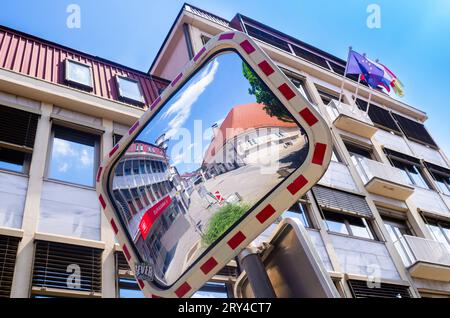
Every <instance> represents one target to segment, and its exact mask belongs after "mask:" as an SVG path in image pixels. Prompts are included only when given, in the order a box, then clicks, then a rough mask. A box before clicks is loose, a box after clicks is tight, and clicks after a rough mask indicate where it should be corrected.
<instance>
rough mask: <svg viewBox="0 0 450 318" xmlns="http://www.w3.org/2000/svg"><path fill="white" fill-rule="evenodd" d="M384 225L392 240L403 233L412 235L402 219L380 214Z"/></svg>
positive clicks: (399, 237)
mask: <svg viewBox="0 0 450 318" xmlns="http://www.w3.org/2000/svg"><path fill="white" fill-rule="evenodd" d="M382 219H383V223H384V226H385V227H386V230H387V231H388V233H389V236H390V238H391V240H392V242H396V241H398V240H400V239H401V238H402V237H403V235H412V232H411V230H410V229H409V226H408V224H407V223H406V221H404V220H400V219H394V218H390V217H386V216H382Z"/></svg>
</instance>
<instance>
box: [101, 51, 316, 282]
mask: <svg viewBox="0 0 450 318" xmlns="http://www.w3.org/2000/svg"><path fill="white" fill-rule="evenodd" d="M307 152H308V140H307V138H306V135H305V133H304V131H303V130H302V129H301V128H300V127H299V125H298V123H297V122H296V121H295V120H294V119H293V118H292V116H291V115H290V113H289V111H288V110H287V109H286V108H285V107H284V106H283V105H282V104H281V103H280V101H279V100H278V99H277V98H276V97H275V95H273V93H272V92H271V91H270V90H269V89H268V88H267V87H266V86H265V84H264V83H263V82H262V81H261V80H260V79H259V77H258V76H257V75H256V73H254V71H253V70H252V69H251V68H250V67H249V66H248V65H247V64H246V63H245V62H243V61H242V59H241V58H240V56H239V55H238V54H237V53H235V52H231V51H228V52H226V53H221V54H220V55H216V56H215V57H214V58H213V59H211V60H209V62H207V63H206V64H205V65H204V66H203V67H202V68H201V69H200V70H199V71H198V72H197V73H196V74H195V75H194V76H192V77H191V78H190V79H189V80H188V81H187V82H186V83H185V84H184V85H183V87H182V88H181V89H180V90H179V91H178V92H177V93H176V94H174V95H173V96H172V97H171V98H170V99H169V100H168V102H167V103H166V104H165V105H164V106H163V107H162V108H161V109H160V111H159V112H158V113H157V114H156V115H155V116H154V118H153V119H152V120H151V122H150V123H149V124H148V125H147V126H146V127H145V128H144V129H143V130H142V131H141V132H140V133H139V135H138V136H137V137H136V139H135V140H134V141H133V142H132V143H131V144H130V145H129V147H128V149H127V151H126V152H124V153H123V154H122V155H121V157H120V159H119V160H118V162H117V163H116V165H115V173H114V174H112V178H113V179H112V180H110V184H111V185H112V188H111V189H110V190H109V193H110V195H111V197H112V198H113V200H114V204H115V209H116V213H117V214H118V216H119V218H120V219H121V220H122V223H123V224H124V226H125V227H126V228H127V229H128V234H129V237H130V239H131V240H133V242H134V244H135V247H136V251H137V252H138V254H139V256H140V258H141V261H142V262H143V263H146V264H148V265H150V266H151V267H152V268H153V278H154V280H155V281H156V282H157V283H159V284H160V285H161V286H162V287H164V286H170V285H172V284H173V283H174V282H176V281H177V280H178V279H179V278H180V277H181V275H182V274H183V273H184V272H185V271H186V270H187V269H188V268H189V267H190V266H191V265H192V264H194V263H195V262H196V261H197V260H198V259H199V258H200V257H201V256H202V255H203V254H204V253H205V252H206V251H207V250H208V249H209V248H211V247H212V246H214V245H215V244H216V243H217V242H218V240H219V239H220V238H221V237H222V236H223V235H224V234H225V233H226V232H227V230H229V229H231V228H232V227H233V226H234V225H236V224H237V223H238V220H239V219H241V218H242V217H243V216H244V215H245V214H246V213H247V212H248V211H249V210H250V209H251V208H252V207H253V206H254V205H255V204H256V203H258V202H259V201H260V200H262V199H263V198H264V197H265V196H266V195H267V194H268V193H269V192H271V190H273V189H274V188H275V187H276V186H277V185H279V184H280V183H281V182H282V181H283V180H284V179H285V178H287V177H288V176H289V175H290V174H291V173H292V172H294V170H295V169H297V168H298V167H300V165H301V164H302V163H303V161H304V160H305V158H306V155H307Z"/></svg>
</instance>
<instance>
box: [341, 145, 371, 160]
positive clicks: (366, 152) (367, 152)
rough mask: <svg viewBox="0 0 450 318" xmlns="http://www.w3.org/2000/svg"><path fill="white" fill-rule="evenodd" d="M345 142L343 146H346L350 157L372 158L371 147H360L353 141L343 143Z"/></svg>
mask: <svg viewBox="0 0 450 318" xmlns="http://www.w3.org/2000/svg"><path fill="white" fill-rule="evenodd" d="M344 144H345V148H347V150H348V152H349V154H350V157H352V158H353V157H355V158H361V157H363V158H367V159H373V153H372V149H369V148H366V147H362V146H360V145H356V144H353V143H348V142H346V143H344Z"/></svg>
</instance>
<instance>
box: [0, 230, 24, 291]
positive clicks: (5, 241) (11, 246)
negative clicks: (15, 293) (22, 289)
mask: <svg viewBox="0 0 450 318" xmlns="http://www.w3.org/2000/svg"><path fill="white" fill-rule="evenodd" d="M19 241H20V239H19V238H17V237H12V236H6V235H0V273H1V275H0V298H9V297H10V295H11V286H12V280H13V274H14V267H15V265H16V255H17V247H18V246H19Z"/></svg>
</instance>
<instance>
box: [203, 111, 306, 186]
mask: <svg viewBox="0 0 450 318" xmlns="http://www.w3.org/2000/svg"><path fill="white" fill-rule="evenodd" d="M212 129H213V138H212V139H211V143H210V144H209V146H208V148H207V150H206V152H205V156H204V160H203V163H202V171H203V175H204V177H205V178H206V179H209V178H213V177H215V176H218V175H221V174H224V173H227V172H229V171H232V170H235V169H238V168H240V167H243V166H247V165H261V164H263V165H264V164H265V165H270V164H271V163H272V164H277V165H278V164H279V163H280V165H279V166H278V167H277V172H278V174H280V175H281V176H283V174H286V173H287V169H288V166H289V164H292V162H288V160H287V162H288V163H289V164H288V165H283V160H282V161H281V162H279V160H280V159H283V157H285V156H286V154H288V153H292V152H294V153H298V151H301V150H303V152H304V154H305V155H306V153H307V149H306V147H304V146H305V145H306V144H307V138H306V135H305V134H304V133H303V132H302V130H301V129H299V126H298V125H297V124H296V123H295V122H294V121H283V120H281V119H279V118H277V117H276V116H270V115H269V114H268V113H267V111H266V110H265V106H264V105H262V104H258V103H251V104H246V105H239V106H235V107H233V108H232V109H231V110H230V111H229V113H228V114H227V116H226V117H225V119H224V120H223V122H222V123H221V124H220V125H219V124H215V125H213V127H212ZM270 158H272V160H270ZM303 159H304V158H302V157H301V156H298V157H297V160H298V162H302V161H303Z"/></svg>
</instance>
